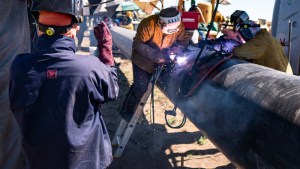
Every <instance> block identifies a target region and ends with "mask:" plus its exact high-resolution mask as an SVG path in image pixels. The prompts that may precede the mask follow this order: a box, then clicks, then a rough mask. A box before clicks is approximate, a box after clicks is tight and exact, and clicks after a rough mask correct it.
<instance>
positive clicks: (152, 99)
mask: <svg viewBox="0 0 300 169" xmlns="http://www.w3.org/2000/svg"><path fill="white" fill-rule="evenodd" d="M163 67H164V65H160V66H157V67H156V68H155V72H154V73H153V75H152V78H151V82H150V83H151V84H152V85H151V101H150V104H151V108H150V111H151V113H150V119H152V130H153V132H152V137H153V136H154V130H155V129H154V123H155V118H154V86H155V83H156V81H157V79H158V78H159V75H160V73H161V71H162V69H163Z"/></svg>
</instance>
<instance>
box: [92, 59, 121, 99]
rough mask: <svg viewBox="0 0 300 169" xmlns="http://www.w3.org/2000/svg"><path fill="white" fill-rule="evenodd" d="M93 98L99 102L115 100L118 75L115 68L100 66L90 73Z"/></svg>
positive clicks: (117, 90)
mask: <svg viewBox="0 0 300 169" xmlns="http://www.w3.org/2000/svg"><path fill="white" fill-rule="evenodd" d="M91 80H92V82H93V86H94V92H96V93H94V97H95V98H96V99H97V100H100V102H102V103H103V102H106V101H112V100H116V99H117V97H118V94H119V85H118V75H117V69H116V68H115V67H112V66H109V65H104V64H101V66H99V65H98V66H97V67H95V70H94V71H92V75H91Z"/></svg>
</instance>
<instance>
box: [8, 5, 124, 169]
mask: <svg viewBox="0 0 300 169" xmlns="http://www.w3.org/2000/svg"><path fill="white" fill-rule="evenodd" d="M62 2H64V3H63V4H62ZM80 9H81V5H80V3H79V1H77V0H69V1H60V0H52V1H47V0H39V1H35V2H34V4H33V7H32V13H33V14H34V15H35V17H36V20H37V23H38V28H39V37H38V40H37V43H36V45H35V48H34V52H32V53H25V54H20V55H18V56H16V58H15V60H14V61H13V63H12V65H11V71H10V73H11V77H10V85H9V87H10V90H9V96H10V107H11V110H12V111H13V113H14V115H15V118H16V120H17V122H18V125H19V127H20V129H21V133H22V145H23V149H24V152H25V156H26V169H54V168H55V169H62V168H64V169H74V168H78V169H79V168H80V169H104V168H106V167H107V166H108V165H109V164H110V163H111V161H112V152H111V151H112V150H111V143H110V139H109V135H108V133H107V129H106V126H105V124H104V121H103V118H102V116H101V112H100V111H99V108H100V106H101V105H102V104H103V103H105V102H106V101H110V100H114V99H116V97H117V95H118V90H119V87H118V84H117V72H116V68H115V67H114V62H113V58H112V57H109V56H103V55H101V56H99V58H97V57H95V56H83V55H78V54H75V50H76V45H75V40H74V37H75V36H76V31H77V30H78V28H79V27H78V23H79V22H80V21H81V18H82V17H81V13H80Z"/></svg>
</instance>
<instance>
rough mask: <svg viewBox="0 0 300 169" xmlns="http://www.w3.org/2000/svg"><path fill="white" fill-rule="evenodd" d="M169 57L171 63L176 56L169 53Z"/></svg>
mask: <svg viewBox="0 0 300 169" xmlns="http://www.w3.org/2000/svg"><path fill="white" fill-rule="evenodd" d="M169 57H170V59H171V60H172V61H174V60H175V57H176V55H175V54H174V53H171V54H170V56H169Z"/></svg>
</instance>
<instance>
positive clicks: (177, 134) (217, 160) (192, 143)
mask: <svg viewBox="0 0 300 169" xmlns="http://www.w3.org/2000/svg"><path fill="white" fill-rule="evenodd" d="M114 57H115V62H116V63H117V67H118V70H119V86H120V93H119V98H118V100H117V101H115V102H111V103H107V104H105V105H104V106H103V107H102V113H103V116H104V120H105V123H106V125H107V128H108V132H109V133H110V136H111V139H113V136H114V134H115V132H116V130H117V128H118V126H119V123H120V121H121V117H120V116H119V114H118V113H119V111H120V109H121V105H122V103H123V101H124V99H125V95H126V93H127V91H128V89H129V86H130V85H131V84H132V69H131V62H130V60H128V59H126V58H125V57H123V56H122V55H121V54H120V53H118V52H117V51H115V52H114ZM154 105H155V111H154V112H155V113H154V114H155V116H154V117H155V123H154V124H152V123H151V121H152V120H151V119H152V118H151V112H150V106H151V105H150V99H149V100H148V102H147V104H146V105H145V107H144V114H143V115H142V117H141V118H140V120H139V122H138V124H137V126H136V127H135V129H134V131H133V134H132V135H131V137H130V139H129V141H128V143H127V146H126V147H125V150H124V152H123V154H122V156H121V157H118V158H114V161H113V162H112V164H111V165H110V166H109V169H168V168H187V169H196V168H197V169H200V168H203V169H212V168H217V169H233V168H235V167H234V166H233V165H232V164H231V163H230V161H229V160H228V159H227V158H226V157H225V156H224V155H223V154H222V153H221V152H220V151H219V150H218V149H217V148H216V147H215V146H214V145H213V144H212V143H211V142H210V141H209V140H208V139H206V138H205V137H204V136H203V135H202V134H201V132H200V131H199V129H197V128H196V127H195V126H194V125H193V124H192V123H191V122H190V121H189V120H187V122H186V124H185V125H184V126H183V127H182V128H180V129H172V128H170V127H168V126H167V125H166V120H165V115H164V111H165V110H171V109H172V108H173V104H172V103H171V102H170V101H169V100H168V98H166V97H165V96H164V95H163V94H162V93H161V92H160V91H159V90H158V89H155V96H154ZM178 114H179V115H177V116H178V117H177V116H176V118H169V119H168V120H167V121H168V122H170V123H175V125H177V123H180V122H181V119H182V115H181V113H180V112H178ZM115 149H116V147H114V150H115Z"/></svg>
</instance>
